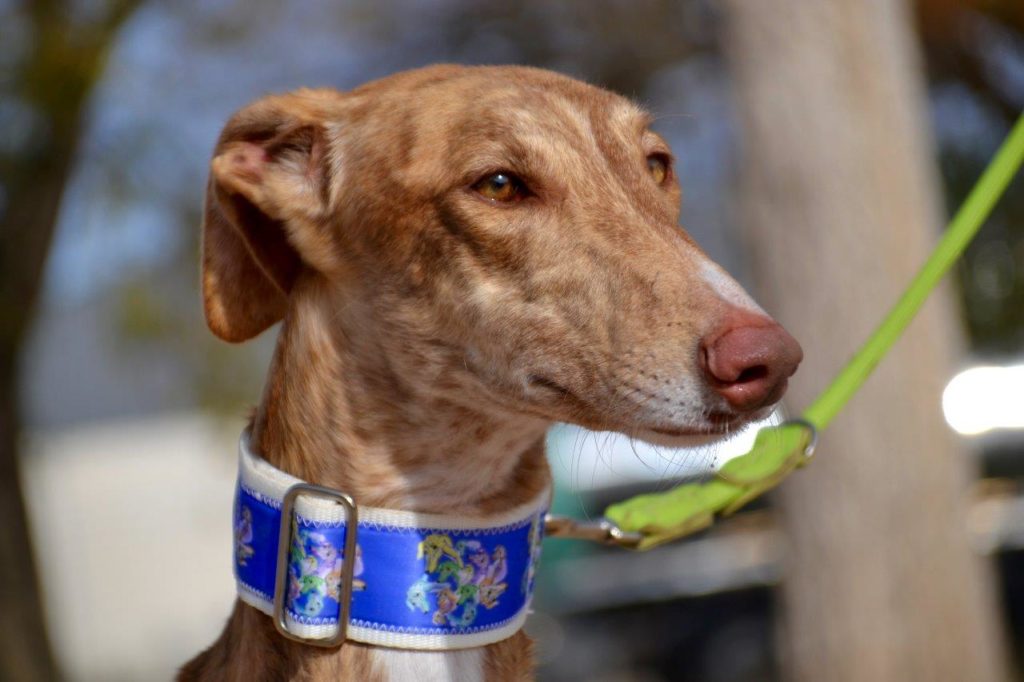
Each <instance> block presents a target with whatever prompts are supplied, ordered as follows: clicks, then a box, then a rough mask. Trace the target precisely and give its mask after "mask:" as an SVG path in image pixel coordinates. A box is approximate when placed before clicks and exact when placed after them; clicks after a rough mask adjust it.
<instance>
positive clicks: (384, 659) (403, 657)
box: [371, 649, 485, 682]
mask: <svg viewBox="0 0 1024 682" xmlns="http://www.w3.org/2000/svg"><path fill="white" fill-rule="evenodd" d="M484 651H485V650H484V649H462V650H459V651H403V650H399V649H373V650H372V651H371V654H372V661H373V667H374V669H375V670H377V671H379V672H380V673H382V674H383V675H384V679H385V680H389V682H405V681H406V680H418V681H419V682H479V681H480V680H483V679H484Z"/></svg>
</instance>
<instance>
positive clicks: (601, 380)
mask: <svg viewBox="0 0 1024 682" xmlns="http://www.w3.org/2000/svg"><path fill="white" fill-rule="evenodd" d="M649 122H650V119H649V118H648V117H647V115H646V114H644V113H643V112H642V111H641V110H639V109H638V108H637V107H636V106H635V105H633V104H631V103H629V102H628V101H626V100H624V99H623V98H621V97H618V96H617V95H614V94H612V93H610V92H607V91H605V90H601V89H599V88H595V87H592V86H589V85H586V84H583V83H580V82H578V81H574V80H572V79H569V78H566V77H564V76H560V75H557V74H553V73H550V72H545V71H540V70H536V69H530V68H520V67H459V66H437V67H431V68H427V69H422V70H418V71H413V72H407V73H402V74H398V75H395V76H392V77H389V78H386V79H383V80H381V81H377V82H374V83H370V84H368V85H365V86H363V87H360V88H358V89H356V90H353V91H351V92H348V93H338V92H334V91H328V90H300V91H297V92H295V93H291V94H287V95H283V96H274V97H267V98H265V99H263V100H260V101H258V102H256V103H255V104H252V105H250V106H249V107H247V108H245V109H243V110H242V111H241V112H239V113H238V114H236V115H235V116H234V117H233V118H232V119H231V120H230V121H229V122H228V124H227V126H226V127H225V129H224V132H223V134H222V135H221V137H220V140H219V141H218V143H217V147H216V150H215V152H214V158H213V161H212V164H211V178H210V186H209V190H208V194H207V203H206V218H205V221H204V232H203V257H202V263H203V278H202V281H203V297H204V308H205V311H206V316H207V320H208V322H209V325H210V327H211V329H212V330H213V331H214V332H215V333H216V334H217V335H219V336H220V337H222V338H224V339H226V340H228V341H232V342H239V341H244V340H246V339H248V338H251V337H252V336H255V335H256V334H258V333H260V332H261V331H263V330H264V329H266V328H267V327H269V326H270V325H272V324H274V323H275V322H277V321H278V320H283V323H282V326H281V331H280V335H279V340H278V345H277V350H276V353H275V356H274V360H273V364H272V367H271V369H270V373H269V376H268V380H267V384H266V388H265V392H264V395H263V398H262V401H261V403H260V405H259V408H258V410H257V412H256V414H255V417H254V420H253V424H252V429H253V444H254V447H255V449H256V450H257V451H258V452H260V453H261V454H262V456H263V457H265V458H266V459H267V460H268V461H270V462H271V463H272V464H274V465H275V466H277V467H279V468H280V469H283V470H284V471H286V472H289V473H291V474H293V475H296V476H299V477H301V478H303V479H306V480H307V481H311V482H314V483H317V484H320V485H326V486H330V487H333V488H337V489H340V490H344V491H346V492H348V493H350V494H351V495H353V497H354V498H355V499H356V500H357V501H358V502H359V503H360V504H363V505H369V506H380V507H389V508H396V509H408V510H416V511H424V512H439V513H440V512H443V513H453V514H459V513H465V514H488V513H495V512H500V511H503V510H507V509H509V508H511V507H514V506H516V505H517V504H520V503H522V502H524V501H526V500H528V499H529V498H531V497H532V496H533V495H535V494H536V493H538V492H539V491H540V490H542V489H543V488H544V487H545V486H547V485H548V484H549V480H550V474H549V470H548V466H547V463H546V459H545V456H544V448H543V440H544V433H545V431H546V429H547V427H548V426H549V425H550V424H551V423H552V422H553V421H556V420H560V421H570V422H574V423H577V424H581V425H584V426H587V427H590V428H594V429H601V430H614V431H620V432H625V433H629V434H641V435H643V434H645V433H647V434H650V433H652V432H658V433H673V434H697V435H699V434H706V433H711V432H717V431H720V430H721V429H722V428H725V426H723V425H722V424H721V423H715V424H712V423H710V422H709V421H708V420H707V419H706V416H707V414H709V413H710V411H711V410H712V409H719V410H720V409H721V406H720V405H718V404H717V403H716V402H715V396H714V395H713V394H712V393H711V392H710V391H708V390H707V388H706V386H704V384H703V383H702V381H701V378H700V372H699V371H698V369H697V358H696V356H697V353H698V345H699V343H698V342H699V339H700V338H701V337H702V336H703V335H705V334H707V333H709V331H710V330H712V329H713V328H715V326H716V325H719V324H720V322H721V320H722V318H723V317H724V316H726V315H727V314H730V312H731V311H734V310H735V309H736V305H735V302H730V301H727V300H726V299H725V298H724V297H723V296H722V295H721V294H720V292H716V290H715V289H714V287H713V286H711V285H709V283H708V278H707V276H703V275H702V274H701V273H702V272H705V270H706V268H715V267H716V266H713V265H711V264H710V263H709V261H707V259H706V257H705V256H704V255H703V253H701V251H700V250H699V249H698V248H697V247H696V246H695V245H694V243H693V242H692V240H691V239H690V238H689V237H688V236H687V235H686V234H685V233H684V232H683V231H682V230H680V229H679V228H678V226H677V224H676V223H677V219H678V213H679V205H680V191H679V187H678V184H677V182H676V181H675V178H674V177H670V178H669V179H668V180H667V181H666V183H664V184H663V185H659V184H658V183H656V182H655V181H654V180H653V179H652V177H651V175H650V172H649V170H648V167H647V164H646V161H645V160H646V158H647V156H648V155H650V154H652V153H658V154H665V155H667V154H668V153H669V152H668V147H667V145H666V144H665V142H664V141H663V140H661V139H660V138H659V137H658V136H656V135H654V134H653V133H651V132H650V131H649V130H648V129H647V125H648V123H649ZM499 170H502V171H509V172H512V173H515V174H516V175H517V176H519V177H520V178H522V179H523V181H524V182H525V183H526V185H527V186H528V187H529V191H530V194H529V196H527V197H526V198H524V199H523V200H521V201H517V202H513V203H511V204H508V205H499V204H495V203H493V202H489V201H488V200H486V199H484V198H482V197H480V196H479V195H477V194H475V193H474V191H473V190H472V186H473V184H474V183H475V182H476V181H477V180H479V179H480V178H481V177H484V176H486V175H487V174H489V173H494V172H496V171H499ZM716 272H718V271H716ZM743 418H744V419H745V418H746V417H743ZM740 420H741V417H739V416H738V417H737V421H740ZM370 652H371V648H370V647H366V646H364V645H361V644H357V643H352V642H349V643H346V644H344V645H343V646H342V647H341V648H340V649H338V650H322V649H317V648H314V647H308V646H303V645H299V644H295V643H293V642H290V641H287V640H285V639H284V638H282V637H280V636H279V635H278V634H277V633H276V632H275V630H274V627H273V625H272V624H271V620H270V619H269V618H267V617H266V616H265V615H263V614H261V613H259V612H257V611H256V610H254V609H252V608H250V607H248V606H246V605H243V604H241V603H240V602H239V603H238V604H237V605H236V607H235V609H234V612H233V613H232V615H231V617H230V619H229V621H228V624H227V627H226V628H225V629H224V632H223V634H222V635H221V637H220V638H219V639H218V640H217V641H216V642H215V643H214V644H213V645H212V646H211V647H210V648H209V649H208V650H206V651H205V652H203V653H202V654H200V655H199V656H198V657H196V658H195V659H194V660H192V661H191V662H190V663H188V664H187V665H186V666H185V667H184V668H183V669H182V671H181V673H180V679H182V680H245V681H246V682H249V681H252V680H283V679H290V680H320V679H324V680H327V679H330V680H360V681H365V680H378V679H380V680H383V679H385V677H384V676H385V675H386V670H387V666H386V665H382V664H381V660H386V653H384V654H382V656H384V658H379V657H376V656H374V655H371V653H370ZM483 671H484V676H485V677H486V678H487V679H492V680H518V679H529V678H531V677H532V661H531V655H530V644H529V641H528V638H527V637H526V636H525V635H524V634H522V633H520V634H518V635H516V636H514V637H512V638H510V639H508V640H506V641H504V642H500V643H498V644H494V645H491V646H489V647H487V649H486V654H485V659H484V669H483Z"/></svg>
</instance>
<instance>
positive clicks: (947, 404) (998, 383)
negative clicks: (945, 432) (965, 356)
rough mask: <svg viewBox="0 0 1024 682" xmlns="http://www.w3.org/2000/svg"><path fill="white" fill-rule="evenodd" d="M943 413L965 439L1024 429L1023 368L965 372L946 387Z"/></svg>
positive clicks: (973, 369)
mask: <svg viewBox="0 0 1024 682" xmlns="http://www.w3.org/2000/svg"><path fill="white" fill-rule="evenodd" d="M942 412H943V414H944V415H945V417H946V423H947V424H949V425H950V426H951V427H952V428H953V429H954V430H955V431H957V432H958V433H962V434H964V435H968V436H974V435H978V434H982V433H986V432H988V431H993V430H995V429H1024V365H1011V366H1009V367H994V366H990V367H971V368H969V369H965V370H964V371H962V372H960V373H959V374H957V375H956V376H955V377H953V378H952V379H951V380H950V382H949V384H947V385H946V390H945V391H943V393H942Z"/></svg>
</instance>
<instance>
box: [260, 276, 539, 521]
mask: <svg viewBox="0 0 1024 682" xmlns="http://www.w3.org/2000/svg"><path fill="white" fill-rule="evenodd" d="M310 288H311V289H316V286H315V285H312V286H310ZM306 294H307V295H303V296H300V297H296V303H295V305H294V306H293V308H292V309H291V310H290V312H289V314H288V316H287V317H286V319H285V321H284V323H283V325H282V329H281V332H280V336H279V339H278V345H277V350H276V352H275V356H274V360H273V363H272V365H271V369H270V374H269V377H268V381H267V384H266V388H265V391H264V395H263V399H262V402H261V405H260V407H259V409H258V410H257V413H256V416H255V420H254V424H253V444H254V447H255V449H256V451H257V452H259V453H260V454H261V455H262V456H263V457H264V458H265V459H266V460H267V461H269V462H270V463H271V464H273V465H274V466H276V467H278V468H280V469H282V470H284V471H286V472H288V473H290V474H292V475H294V476H298V477H299V478H302V479H305V480H306V481H309V482H311V483H316V484H319V485H325V486H328V487H331V488H335V489H337V490H341V491H344V492H346V493H348V494H350V495H351V496H352V497H353V498H354V499H355V500H356V501H357V503H358V504H362V505H368V506H373V507H386V508H392V509H405V510H410V511H422V512H433V513H455V514H459V513H464V514H493V513H498V512H501V511H504V510H506V509H509V508H512V507H514V506H516V505H518V504H521V503H523V502H525V501H527V500H529V499H531V498H532V497H534V496H535V495H536V494H538V493H539V492H540V491H541V490H542V489H543V488H544V487H545V486H546V485H547V484H548V482H549V476H550V474H549V470H548V466H547V462H546V459H545V457H544V433H545V431H546V428H547V426H548V424H547V423H546V422H544V421H542V420H539V419H537V418H533V417H526V416H519V415H511V414H508V413H502V412H501V411H499V410H496V409H495V410H488V409H486V408H485V407H479V406H473V407H470V406H469V405H471V404H472V401H470V400H466V401H462V402H455V401H453V400H451V398H450V397H439V396H438V394H437V391H436V380H431V379H429V378H424V377H429V376H431V370H433V372H434V373H436V371H437V368H431V367H429V366H423V364H422V362H421V364H420V366H419V368H418V371H417V368H415V367H413V366H409V367H396V366H395V365H394V364H393V363H392V360H391V357H393V356H392V355H391V354H390V352H389V351H391V350H392V348H393V347H394V349H395V350H398V348H397V347H398V346H399V345H403V347H401V352H400V353H396V355H402V356H408V355H409V350H410V349H409V348H408V346H407V345H405V344H408V343H409V339H408V338H404V339H391V338H387V333H386V332H385V333H382V332H381V330H379V329H375V328H374V326H373V325H372V324H367V323H366V320H365V319H360V318H359V316H358V313H352V312H351V310H349V311H348V313H349V314H346V311H339V312H338V313H336V314H329V313H327V312H326V311H328V310H330V309H331V308H330V306H329V305H327V304H326V303H325V300H324V298H323V297H326V296H329V292H328V291H327V290H326V289H325V288H321V289H320V290H317V291H314V292H313V293H310V292H308V291H307V292H306ZM353 318H354V319H353Z"/></svg>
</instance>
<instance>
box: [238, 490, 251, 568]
mask: <svg viewBox="0 0 1024 682" xmlns="http://www.w3.org/2000/svg"><path fill="white" fill-rule="evenodd" d="M255 553H256V550H254V549H253V548H252V510H251V509H249V508H248V507H247V506H245V505H241V508H240V509H239V510H238V514H236V515H235V559H236V560H237V561H238V564H239V565H240V566H245V565H246V564H247V562H248V560H249V559H250V558H251V557H252V555H253V554H255Z"/></svg>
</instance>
